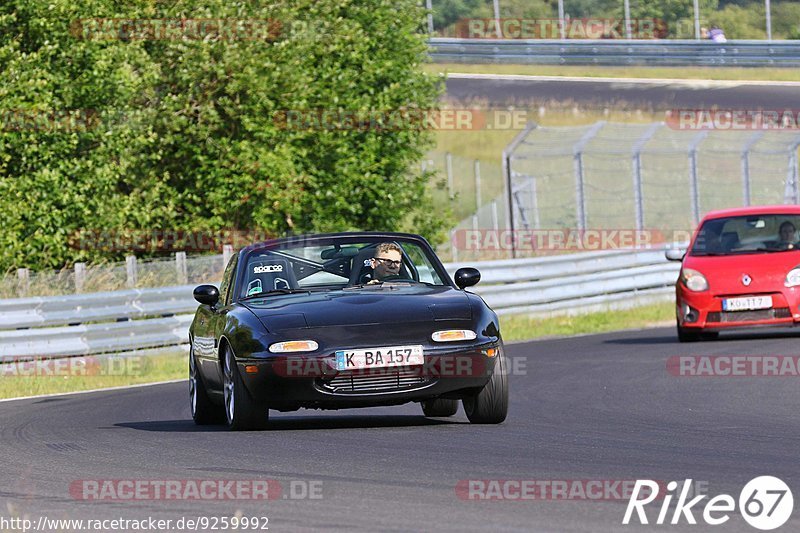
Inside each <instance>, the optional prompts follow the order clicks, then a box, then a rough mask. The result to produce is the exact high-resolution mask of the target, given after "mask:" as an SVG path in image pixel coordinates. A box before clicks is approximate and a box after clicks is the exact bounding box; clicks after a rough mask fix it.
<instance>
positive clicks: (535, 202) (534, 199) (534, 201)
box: [530, 176, 541, 230]
mask: <svg viewBox="0 0 800 533" xmlns="http://www.w3.org/2000/svg"><path fill="white" fill-rule="evenodd" d="M530 178H531V209H532V210H533V229H536V230H538V229H540V228H541V222H540V220H539V197H538V195H537V194H536V176H531V177H530Z"/></svg>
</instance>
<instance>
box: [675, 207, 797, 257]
mask: <svg viewBox="0 0 800 533" xmlns="http://www.w3.org/2000/svg"><path fill="white" fill-rule="evenodd" d="M798 228H800V215H797V214H785V215H783V214H770V215H746V216H735V217H725V218H714V219H711V220H707V221H705V222H704V223H703V225H702V226H701V227H700V230H699V231H698V233H697V239H695V242H694V245H693V246H692V249H691V251H690V252H689V254H690V255H692V256H707V255H737V254H753V253H770V252H785V251H792V250H798V249H800V242H798Z"/></svg>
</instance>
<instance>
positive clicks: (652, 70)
mask: <svg viewBox="0 0 800 533" xmlns="http://www.w3.org/2000/svg"><path fill="white" fill-rule="evenodd" d="M425 68H426V70H427V71H428V72H463V73H467V74H516V75H525V76H585V77H590V78H666V79H675V80H732V81H747V80H751V81H800V71H798V69H791V68H786V69H783V68H744V67H720V68H712V67H595V66H567V65H564V66H559V65H494V64H490V63H481V64H462V63H432V64H428V65H425Z"/></svg>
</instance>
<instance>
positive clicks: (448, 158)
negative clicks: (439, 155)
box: [444, 152, 455, 200]
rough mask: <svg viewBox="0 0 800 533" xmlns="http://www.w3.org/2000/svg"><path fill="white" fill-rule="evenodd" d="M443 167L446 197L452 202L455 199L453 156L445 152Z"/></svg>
mask: <svg viewBox="0 0 800 533" xmlns="http://www.w3.org/2000/svg"><path fill="white" fill-rule="evenodd" d="M444 165H445V169H446V171H447V196H448V197H449V198H450V199H451V200H452V199H453V198H455V193H454V192H453V154H451V153H450V152H447V153H446V154H444Z"/></svg>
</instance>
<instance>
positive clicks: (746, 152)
mask: <svg viewBox="0 0 800 533" xmlns="http://www.w3.org/2000/svg"><path fill="white" fill-rule="evenodd" d="M763 136H764V132H763V131H757V132H755V133H754V134H753V135H752V136H751V137H750V138H749V139H747V142H745V143H744V146H743V147H742V200H743V202H744V205H746V206H749V205H750V201H751V198H750V196H751V195H750V150H751V149H752V148H753V145H754V144H755V143H757V142H758V141H759V139H761V137H763Z"/></svg>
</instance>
